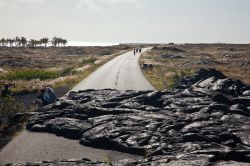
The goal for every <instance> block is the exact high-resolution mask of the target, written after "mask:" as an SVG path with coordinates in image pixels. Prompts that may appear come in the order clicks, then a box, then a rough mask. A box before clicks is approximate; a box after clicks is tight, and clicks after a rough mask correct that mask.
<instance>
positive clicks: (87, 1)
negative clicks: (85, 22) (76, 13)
mask: <svg viewBox="0 0 250 166" xmlns="http://www.w3.org/2000/svg"><path fill="white" fill-rule="evenodd" d="M76 8H77V9H78V10H86V11H88V10H90V11H100V10H101V8H100V7H99V6H98V5H97V3H96V1H95V0H79V2H78V3H77V5H76Z"/></svg>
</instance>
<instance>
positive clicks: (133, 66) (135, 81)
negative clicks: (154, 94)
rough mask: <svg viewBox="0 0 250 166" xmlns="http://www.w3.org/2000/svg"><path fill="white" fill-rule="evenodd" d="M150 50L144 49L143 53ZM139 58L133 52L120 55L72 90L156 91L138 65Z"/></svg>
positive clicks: (138, 55)
mask: <svg viewBox="0 0 250 166" xmlns="http://www.w3.org/2000/svg"><path fill="white" fill-rule="evenodd" d="M148 49H149V48H146V49H143V50H142V52H144V51H146V50H148ZM139 57H140V54H136V56H134V53H133V51H130V52H127V53H125V54H123V55H120V56H118V57H116V58H114V59H113V60H111V61H110V62H108V63H106V64H105V65H103V66H102V67H100V68H99V69H98V70H97V71H95V72H94V73H92V74H91V75H90V76H89V77H87V78H86V79H85V80H83V81H82V82H80V83H79V84H78V85H77V86H76V87H74V88H73V89H72V90H73V91H78V90H86V89H117V90H155V89H154V87H153V86H152V85H151V84H150V83H149V82H148V81H147V80H146V79H145V77H144V76H143V74H142V71H141V69H140V66H139V64H138V60H139Z"/></svg>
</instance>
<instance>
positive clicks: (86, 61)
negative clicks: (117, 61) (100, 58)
mask: <svg viewBox="0 0 250 166" xmlns="http://www.w3.org/2000/svg"><path fill="white" fill-rule="evenodd" d="M96 60H97V58H96V57H88V58H86V59H83V60H82V62H81V65H88V64H93V63H95V61H96Z"/></svg>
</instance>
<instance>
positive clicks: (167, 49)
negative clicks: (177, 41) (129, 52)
mask: <svg viewBox="0 0 250 166" xmlns="http://www.w3.org/2000/svg"><path fill="white" fill-rule="evenodd" d="M140 62H141V63H142V62H145V63H152V64H153V65H154V66H155V67H154V69H153V71H147V70H146V71H144V74H145V76H146V77H147V78H148V80H149V81H150V82H151V83H152V85H153V86H155V88H156V89H158V90H163V89H169V88H171V87H173V86H174V84H175V83H176V82H177V81H178V80H179V78H180V77H181V76H186V75H192V74H193V73H194V72H195V71H197V70H199V69H200V68H216V69H217V70H220V71H221V72H223V73H224V74H225V75H226V76H228V77H230V78H235V79H240V80H242V81H244V82H246V83H250V45H230V44H186V45H174V46H172V45H171V46H170V45H165V46H160V47H158V48H154V49H152V50H150V51H148V52H147V53H144V54H143V56H141V59H140Z"/></svg>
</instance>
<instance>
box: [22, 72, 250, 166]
mask: <svg viewBox="0 0 250 166" xmlns="http://www.w3.org/2000/svg"><path fill="white" fill-rule="evenodd" d="M27 129H28V130H30V131H34V132H49V133H54V134H56V135H59V136H63V137H66V138H69V139H77V140H79V141H80V144H83V145H86V146H90V147H95V148H103V149H112V150H118V151H122V152H128V153H131V154H139V155H142V156H144V157H145V159H144V160H139V161H136V160H123V161H119V162H113V163H112V164H113V165H178V166H179V165H183V166H184V165H185V166H186V165H209V166H211V165H216V166H222V165H250V86H249V85H247V84H244V83H243V82H241V81H239V80H234V79H229V78H227V77H226V76H224V75H223V74H222V73H220V72H219V71H217V70H214V69H209V70H205V69H201V70H200V71H199V72H197V73H196V74H195V75H194V76H193V77H186V78H183V79H182V80H181V82H180V83H179V84H178V85H177V86H176V87H175V88H173V89H172V90H170V91H162V92H161V91H159V92H153V91H116V90H86V91H79V92H71V93H70V94H69V95H68V97H67V98H66V99H63V100H62V101H60V102H57V103H55V104H52V105H48V106H45V107H43V108H41V109H39V110H38V111H37V112H36V113H35V114H34V115H33V116H32V117H31V118H30V120H29V122H28V124H27ZM80 144H79V146H81V145H80ZM83 158H84V156H83ZM36 164H38V165H39V164H40V165H42V164H44V165H110V164H111V162H110V163H101V162H92V161H89V160H87V159H84V160H80V161H79V160H77V161H76V160H70V161H55V162H43V163H42V162H41V163H36ZM19 165H22V164H19ZM23 165H25V164H23ZM31 165H32V164H31ZM34 165H35V164H34Z"/></svg>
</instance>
